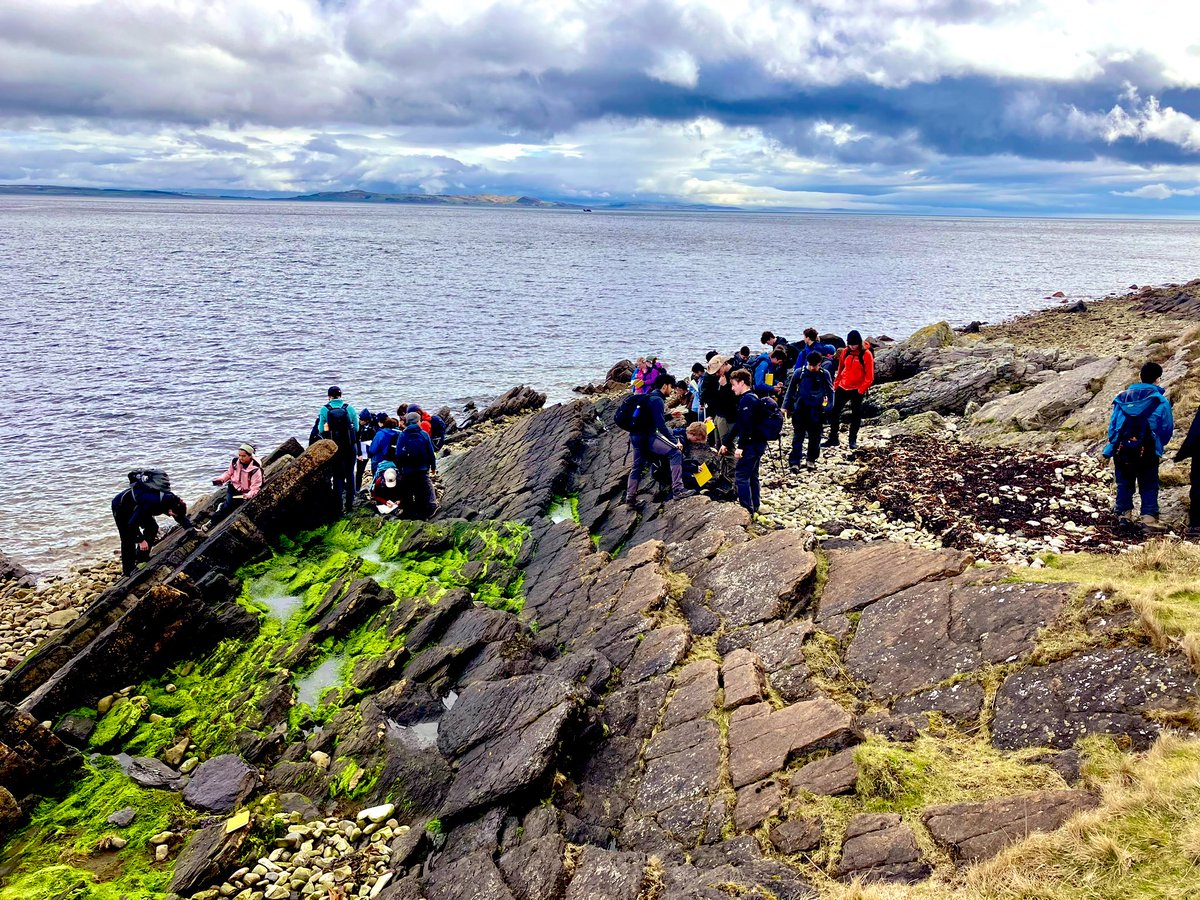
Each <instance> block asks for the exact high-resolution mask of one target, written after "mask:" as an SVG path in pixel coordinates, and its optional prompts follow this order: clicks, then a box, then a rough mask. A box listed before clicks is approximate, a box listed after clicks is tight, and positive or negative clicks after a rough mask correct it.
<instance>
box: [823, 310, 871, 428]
mask: <svg viewBox="0 0 1200 900" xmlns="http://www.w3.org/2000/svg"><path fill="white" fill-rule="evenodd" d="M874 383H875V356H874V354H872V353H871V345H870V343H864V341H863V339H862V335H861V334H859V333H858V332H857V331H851V332H850V333H849V334H848V335H846V346H845V347H844V348H843V349H842V350H841V352H840V353H839V354H838V367H837V376H836V377H835V378H834V380H833V413H832V414H831V416H830V426H829V439H828V440H826V441H825V446H826V447H837V446H838V445H839V444H841V438H840V435H839V432H840V431H841V426H842V410H844V409H845V408H846V405H847V404H849V406H850V449H851V450H853V449H855V448H856V447H857V446H858V429H859V426H860V425H862V405H863V397H865V396H866V395H867V391H868V390H869V389H870V387H871V385H872V384H874Z"/></svg>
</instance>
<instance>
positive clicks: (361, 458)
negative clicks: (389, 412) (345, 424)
mask: <svg viewBox="0 0 1200 900" xmlns="http://www.w3.org/2000/svg"><path fill="white" fill-rule="evenodd" d="M378 433H379V428H378V427H377V426H376V425H375V414H374V413H373V412H371V411H370V410H369V409H362V410H360V411H359V413H358V452H357V463H358V464H357V465H356V466H355V470H354V487H355V489H356V490H359V489H362V483H363V475H365V474H366V471H367V463H368V462H370V461H371V455H370V453H368V452H367V448H368V447H370V446H371V441H373V440H375V435H377V434H378Z"/></svg>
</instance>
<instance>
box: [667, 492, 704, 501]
mask: <svg viewBox="0 0 1200 900" xmlns="http://www.w3.org/2000/svg"><path fill="white" fill-rule="evenodd" d="M698 493H700V492H699V491H680V492H679V493H678V494H672V495H671V499H672V500H686V499H687V498H688V497H695V496H696V494H698Z"/></svg>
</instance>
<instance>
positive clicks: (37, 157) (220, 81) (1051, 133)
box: [0, 0, 1200, 216]
mask: <svg viewBox="0 0 1200 900" xmlns="http://www.w3.org/2000/svg"><path fill="white" fill-rule="evenodd" d="M0 182H4V183H26V184H66V185H80V186H91V187H121V188H156V189H184V190H210V191H286V192H297V193H301V192H308V191H317V190H345V189H352V188H361V189H366V190H376V191H389V192H410V191H411V192H419V193H454V194H478V193H486V194H530V195H533V196H538V197H542V198H546V199H558V200H568V201H578V202H586V203H596V204H601V203H619V202H670V203H685V204H718V205H731V206H739V207H744V208H749V209H801V210H814V211H815V210H846V211H856V212H872V213H888V212H893V213H896V212H901V213H945V214H979V213H1002V214H1018V215H1110V216H1192V215H1196V214H1198V213H1200V3H1197V2H1195V0H1141V2H1133V0H857V2H854V0H824V2H808V0H795V2H785V0H659V2H643V0H623V2H605V0H491V2H489V0H91V2H84V0H3V2H2V3H0Z"/></svg>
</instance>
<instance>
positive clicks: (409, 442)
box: [381, 406, 437, 519]
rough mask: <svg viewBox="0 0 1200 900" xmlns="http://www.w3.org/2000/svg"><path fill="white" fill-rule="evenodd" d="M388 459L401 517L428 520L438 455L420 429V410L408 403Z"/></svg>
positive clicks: (434, 508) (433, 509)
mask: <svg viewBox="0 0 1200 900" xmlns="http://www.w3.org/2000/svg"><path fill="white" fill-rule="evenodd" d="M388 459H389V460H391V461H393V462H395V464H396V470H397V474H398V476H399V477H398V486H399V491H400V504H401V506H403V508H404V517H405V518H406V519H428V518H429V517H430V516H432V515H433V514H434V512H436V511H437V491H436V490H435V489H434V486H433V473H434V472H436V471H437V454H436V453H434V450H433V442H432V441H431V440H430V439H429V435H428V434H426V433H425V432H424V431H423V430H422V429H421V413H420V412H419V411H417V412H413V411H412V407H411V406H410V407H409V412H408V414H407V415H405V417H404V431H402V432H401V433H400V436H399V437H398V438H397V439H396V444H395V451H394V453H393V455H392V456H390V457H388ZM381 468H382V467H381Z"/></svg>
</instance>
